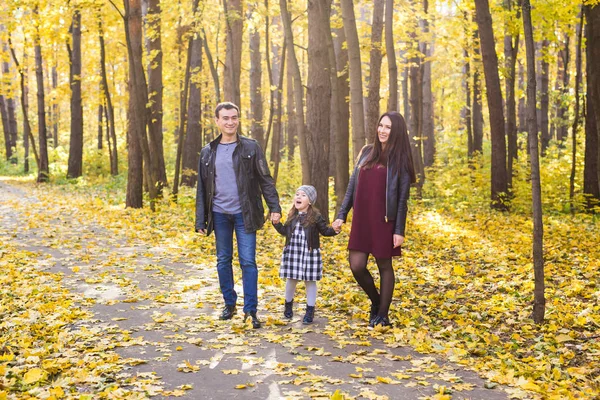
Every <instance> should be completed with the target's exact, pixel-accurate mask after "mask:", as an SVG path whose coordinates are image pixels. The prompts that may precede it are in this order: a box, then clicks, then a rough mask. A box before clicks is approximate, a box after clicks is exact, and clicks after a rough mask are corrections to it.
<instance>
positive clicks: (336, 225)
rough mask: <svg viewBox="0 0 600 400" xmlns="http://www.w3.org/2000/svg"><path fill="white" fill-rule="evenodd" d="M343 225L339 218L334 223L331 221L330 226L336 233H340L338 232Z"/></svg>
mask: <svg viewBox="0 0 600 400" xmlns="http://www.w3.org/2000/svg"><path fill="white" fill-rule="evenodd" d="M343 223H344V221H343V220H341V219H340V218H338V219H336V220H335V221H333V223H332V224H331V227H332V228H333V229H334V230H335V231H336V232H337V233H340V230H341V229H342V224H343Z"/></svg>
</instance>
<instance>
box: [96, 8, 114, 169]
mask: <svg viewBox="0 0 600 400" xmlns="http://www.w3.org/2000/svg"><path fill="white" fill-rule="evenodd" d="M98 41H99V43H100V75H101V76H102V79H101V87H102V96H103V97H104V103H105V109H104V110H105V111H104V112H105V114H106V121H107V123H108V130H107V132H106V136H107V138H110V143H109V146H108V151H109V159H110V174H111V175H113V176H116V175H118V174H119V154H118V152H117V132H116V129H115V111H114V107H113V103H112V97H111V94H110V90H109V87H108V75H107V73H106V46H105V44H104V29H103V27H102V16H101V14H100V13H98Z"/></svg>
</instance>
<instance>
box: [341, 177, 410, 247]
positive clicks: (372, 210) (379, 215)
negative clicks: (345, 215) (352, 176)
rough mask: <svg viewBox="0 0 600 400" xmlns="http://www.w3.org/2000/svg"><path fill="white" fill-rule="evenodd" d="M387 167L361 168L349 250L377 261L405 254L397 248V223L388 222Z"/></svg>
mask: <svg viewBox="0 0 600 400" xmlns="http://www.w3.org/2000/svg"><path fill="white" fill-rule="evenodd" d="M386 180H387V168H386V167H384V166H382V165H376V166H374V167H372V168H369V169H365V168H361V169H360V171H359V175H358V182H357V187H356V195H355V197H354V204H353V208H354V215H353V217H352V229H351V230H350V240H349V241H348V250H356V251H360V252H363V253H370V254H372V255H373V256H374V257H376V258H391V257H393V256H399V255H400V254H401V250H400V247H396V248H394V238H393V235H394V225H395V221H388V222H385V197H386Z"/></svg>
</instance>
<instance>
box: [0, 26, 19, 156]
mask: <svg viewBox="0 0 600 400" xmlns="http://www.w3.org/2000/svg"><path fill="white" fill-rule="evenodd" d="M4 31H5V28H4V25H2V24H0V32H4ZM9 51H10V50H9V48H8V43H7V42H5V41H2V53H4V54H8V53H9ZM9 62H10V61H9V59H8V58H5V59H4V60H3V61H2V84H3V85H6V86H9V85H10V82H11V75H10V64H9ZM4 103H5V106H4V107H3V113H5V114H3V115H2V121H3V123H4V121H5V120H4V118H6V124H5V125H3V126H4V134H5V140H4V143H5V145H6V149H7V151H6V159H7V160H8V161H10V162H11V163H12V164H16V163H17V155H16V149H17V140H18V131H17V119H16V117H15V100H14V99H13V95H12V94H10V93H9V94H8V95H7V96H6V97H4Z"/></svg>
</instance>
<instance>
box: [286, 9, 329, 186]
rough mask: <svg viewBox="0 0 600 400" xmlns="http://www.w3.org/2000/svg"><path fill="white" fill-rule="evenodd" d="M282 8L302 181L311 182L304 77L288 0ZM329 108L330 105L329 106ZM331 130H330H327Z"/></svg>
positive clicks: (304, 182)
mask: <svg viewBox="0 0 600 400" xmlns="http://www.w3.org/2000/svg"><path fill="white" fill-rule="evenodd" d="M279 6H280V9H281V21H282V22H283V28H284V32H285V40H286V42H287V44H288V46H289V47H290V65H289V68H290V69H291V70H292V71H293V74H294V103H295V105H296V133H297V135H298V143H299V144H300V160H301V163H302V183H303V184H311V176H310V173H311V168H310V164H309V154H308V148H307V143H306V142H307V139H306V127H305V126H304V105H303V104H304V90H303V87H302V77H301V75H300V66H299V64H298V59H297V58H296V51H295V49H294V35H293V33H292V19H291V17H290V14H289V11H288V9H287V1H286V0H279ZM327 110H329V107H327ZM327 132H329V130H327Z"/></svg>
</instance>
